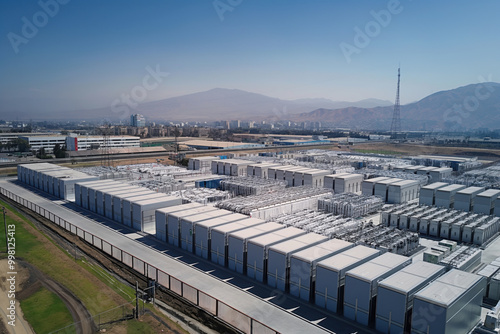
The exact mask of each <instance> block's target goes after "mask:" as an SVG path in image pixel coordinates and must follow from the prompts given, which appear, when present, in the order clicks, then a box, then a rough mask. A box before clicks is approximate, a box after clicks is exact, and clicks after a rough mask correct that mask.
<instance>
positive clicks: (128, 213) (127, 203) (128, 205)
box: [122, 192, 182, 227]
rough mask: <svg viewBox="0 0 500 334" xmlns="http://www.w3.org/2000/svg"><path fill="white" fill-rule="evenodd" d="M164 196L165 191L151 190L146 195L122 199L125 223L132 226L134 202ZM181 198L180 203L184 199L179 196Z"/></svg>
mask: <svg viewBox="0 0 500 334" xmlns="http://www.w3.org/2000/svg"><path fill="white" fill-rule="evenodd" d="M164 196H165V194H163V193H155V192H151V193H149V194H145V195H140V196H134V197H126V198H124V199H123V200H122V221H123V225H126V226H129V227H132V220H133V214H132V204H133V203H134V202H138V201H146V200H150V199H157V198H162V197H164ZM179 199H180V200H181V201H180V203H179V204H182V199H181V198H179Z"/></svg>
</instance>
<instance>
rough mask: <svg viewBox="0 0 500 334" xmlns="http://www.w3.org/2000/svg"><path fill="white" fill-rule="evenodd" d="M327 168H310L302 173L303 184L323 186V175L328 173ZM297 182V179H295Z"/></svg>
mask: <svg viewBox="0 0 500 334" xmlns="http://www.w3.org/2000/svg"><path fill="white" fill-rule="evenodd" d="M329 174H330V171H328V170H319V169H318V170H312V171H309V172H304V173H303V185H304V186H308V187H313V188H323V186H324V180H325V176H327V175H329ZM295 181H296V182H295V183H297V180H295Z"/></svg>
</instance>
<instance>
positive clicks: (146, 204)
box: [132, 195, 182, 234]
mask: <svg viewBox="0 0 500 334" xmlns="http://www.w3.org/2000/svg"><path fill="white" fill-rule="evenodd" d="M180 204H182V198H179V197H177V196H166V195H163V196H162V197H158V198H153V199H146V200H143V201H134V202H132V227H133V228H134V229H136V230H138V231H141V232H148V233H151V234H155V210H156V209H159V208H165V207H169V206H174V205H180Z"/></svg>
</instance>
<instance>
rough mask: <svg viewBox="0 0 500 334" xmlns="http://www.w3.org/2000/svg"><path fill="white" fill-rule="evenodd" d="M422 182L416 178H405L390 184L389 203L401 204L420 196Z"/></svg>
mask: <svg viewBox="0 0 500 334" xmlns="http://www.w3.org/2000/svg"><path fill="white" fill-rule="evenodd" d="M419 188H420V184H419V183H418V181H415V180H403V181H399V182H394V183H391V184H389V191H388V194H387V203H391V204H400V203H406V202H408V201H412V200H414V199H416V198H418V192H419Z"/></svg>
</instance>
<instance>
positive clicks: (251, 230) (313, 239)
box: [156, 203, 484, 333]
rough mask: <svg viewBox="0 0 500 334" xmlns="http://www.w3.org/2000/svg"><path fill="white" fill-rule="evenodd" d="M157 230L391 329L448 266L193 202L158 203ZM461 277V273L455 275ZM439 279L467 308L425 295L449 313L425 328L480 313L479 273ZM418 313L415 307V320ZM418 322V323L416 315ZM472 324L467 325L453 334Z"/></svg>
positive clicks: (406, 321) (404, 321)
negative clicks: (450, 286)
mask: <svg viewBox="0 0 500 334" xmlns="http://www.w3.org/2000/svg"><path fill="white" fill-rule="evenodd" d="M156 237H157V238H158V239H160V240H163V241H165V242H167V243H169V244H172V245H174V246H177V247H181V248H182V249H184V250H186V251H189V252H193V253H195V254H196V255H198V256H201V257H203V258H205V259H209V260H211V261H212V262H214V263H217V264H219V265H223V266H226V267H228V268H230V269H231V270H234V271H237V272H239V273H241V274H246V275H247V276H249V277H251V278H254V279H256V280H258V281H260V282H265V283H267V284H268V285H270V286H272V287H275V288H277V289H279V290H282V291H287V292H289V293H290V294H292V295H294V296H297V297H299V298H301V299H304V300H306V301H310V302H314V303H316V305H318V306H320V307H324V308H326V309H328V310H331V311H333V312H338V313H341V314H342V313H343V314H344V315H345V316H346V317H348V318H349V319H352V320H355V321H357V322H359V323H362V324H365V325H374V324H375V326H376V328H377V329H379V330H381V331H385V332H387V328H390V329H391V331H392V330H396V329H398V330H399V327H401V328H403V327H404V326H410V323H411V317H409V316H408V315H409V314H410V313H409V312H410V310H411V308H412V304H413V302H414V301H415V302H416V301H417V300H418V299H419V297H418V294H419V293H422V294H425V293H426V290H428V289H433V291H434V290H435V289H434V286H435V285H438V284H440V283H439V282H438V281H436V282H433V283H430V282H431V281H432V280H435V279H436V278H437V277H438V276H440V275H442V274H443V273H444V271H445V269H444V267H442V266H437V265H433V264H429V263H425V262H418V263H416V264H413V265H410V263H411V259H409V258H407V257H404V256H400V255H396V254H391V253H385V254H382V252H381V251H380V250H375V249H372V248H368V247H365V246H355V245H354V244H352V243H350V242H346V241H342V240H338V239H328V238H326V237H323V236H320V235H318V234H315V233H307V234H306V232H305V231H303V230H300V229H297V228H294V227H287V228H284V226H283V225H279V224H276V223H274V222H268V223H266V222H264V221H262V220H259V219H254V218H249V217H248V216H245V215H241V214H235V213H232V212H230V211H226V210H220V209H216V208H214V207H207V206H202V205H199V204H196V203H191V204H185V205H181V206H176V207H170V208H163V209H158V210H157V211H156ZM381 254H382V255H381ZM405 269H406V270H405ZM391 275H393V276H391ZM399 276H404V279H401V278H400V277H399ZM458 276H460V277H461V279H460V280H458V281H457V282H455V279H456V277H458ZM464 277H465V278H467V279H463V278H464ZM441 279H442V280H443V279H444V280H446V279H448V281H453V284H454V285H456V286H455V287H453V294H450V293H449V291H446V298H448V299H449V300H450V301H452V302H459V303H466V304H467V307H466V308H465V311H464V309H461V310H455V309H453V310H450V309H451V307H450V309H448V305H445V306H444V307H443V306H442V305H441V303H440V299H441V298H442V296H441V295H440V294H438V295H434V296H433V298H425V297H422V298H420V300H419V303H421V305H420V308H427V309H433V308H435V307H441V308H444V313H443V314H444V318H443V317H438V318H437V319H436V320H433V321H432V322H429V323H428V324H427V327H426V328H425V330H430V332H431V333H432V332H437V330H438V329H439V328H441V327H450V328H451V327H453V326H455V323H454V322H455V320H453V319H460V318H461V317H463V316H467V319H476V320H478V317H479V312H480V301H479V300H478V299H477V298H469V295H470V293H471V291H476V290H478V289H484V286H483V284H482V281H481V277H479V276H476V275H473V274H469V273H462V272H459V271H452V272H450V273H448V274H446V275H444V276H443V277H442V278H441ZM429 283H430V284H429ZM426 285H428V286H427V288H426V287H425V286H426ZM384 289H385V290H384ZM481 294H482V292H481ZM401 297H405V298H401ZM452 311H453V312H455V314H451V312H452ZM419 316H421V315H420V314H419V313H417V314H415V317H417V320H419V318H418V317H419ZM387 319H389V321H387ZM391 319H392V320H391ZM450 319H451V320H450ZM414 323H415V324H416V326H421V323H420V322H419V321H416V322H414ZM417 328H420V327H417ZM453 328H455V327H453ZM469 329H470V328H467V327H463V328H460V330H458V331H455V333H466V332H467V331H468V330H469ZM422 332H425V331H422Z"/></svg>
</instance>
